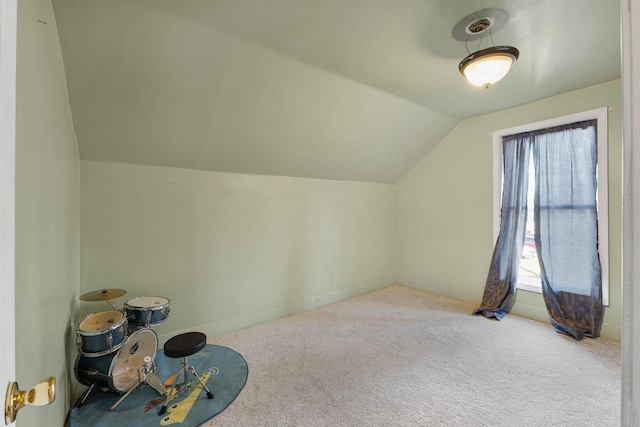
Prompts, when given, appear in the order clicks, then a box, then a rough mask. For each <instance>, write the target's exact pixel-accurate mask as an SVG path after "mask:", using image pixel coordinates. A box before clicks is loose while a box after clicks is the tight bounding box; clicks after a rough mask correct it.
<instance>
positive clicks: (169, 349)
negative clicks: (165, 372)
mask: <svg viewBox="0 0 640 427" xmlns="http://www.w3.org/2000/svg"><path fill="white" fill-rule="evenodd" d="M206 345H207V336H206V335H205V334H203V333H202V332H185V333H183V334H179V335H176V336H175V337H173V338H170V339H169V340H168V341H167V342H166V343H165V344H164V355H165V356H167V357H171V358H174V359H178V358H181V357H182V358H184V359H183V361H182V364H183V365H184V366H183V367H182V369H180V371H178V373H177V374H176V377H175V378H174V380H173V384H171V390H169V393H168V394H167V400H165V403H164V405H162V408H160V412H159V414H158V415H163V414H164V413H165V412H166V411H167V403H168V402H169V400H170V399H171V395H172V393H173V391H174V390H175V388H176V381H178V378H179V377H180V374H182V373H184V383H182V390H183V391H184V392H185V394H188V393H189V388H190V387H191V383H190V382H189V376H188V373H189V371H191V372H192V373H193V375H194V376H195V377H196V378H197V379H198V381H199V382H200V384H201V385H202V387H203V388H204V389H205V390H206V391H207V398H208V399H213V393H211V392H210V391H209V389H208V388H207V386H206V385H205V383H204V381H202V378H200V376H199V375H198V373H197V372H196V370H195V369H194V368H193V366H191V365H189V356H192V355H194V354H196V353H197V352H199V351H200V350H202V349H203V348H204V347H205V346H206Z"/></svg>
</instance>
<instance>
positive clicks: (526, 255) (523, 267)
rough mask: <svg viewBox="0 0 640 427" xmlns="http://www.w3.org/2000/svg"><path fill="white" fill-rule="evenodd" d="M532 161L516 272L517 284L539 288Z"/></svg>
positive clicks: (534, 178) (534, 180)
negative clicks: (520, 253)
mask: <svg viewBox="0 0 640 427" xmlns="http://www.w3.org/2000/svg"><path fill="white" fill-rule="evenodd" d="M535 174H536V172H535V166H534V165H533V159H529V188H528V190H527V225H526V232H525V238H524V246H522V259H521V260H520V269H519V270H518V282H525V283H526V284H529V285H538V286H540V263H539V262H538V253H537V252H536V243H535V240H534V238H533V235H534V232H535V228H534V227H535V225H534V221H533V207H534V200H533V199H534V197H535V193H536V177H535Z"/></svg>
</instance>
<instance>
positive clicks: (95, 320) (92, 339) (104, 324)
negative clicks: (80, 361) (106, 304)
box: [76, 310, 127, 357]
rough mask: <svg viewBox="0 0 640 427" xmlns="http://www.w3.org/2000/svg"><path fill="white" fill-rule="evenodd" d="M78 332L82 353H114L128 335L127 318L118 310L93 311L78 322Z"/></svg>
mask: <svg viewBox="0 0 640 427" xmlns="http://www.w3.org/2000/svg"><path fill="white" fill-rule="evenodd" d="M76 334H77V342H78V346H79V347H80V353H81V354H83V355H84V356H87V357H100V356H103V355H105V354H109V353H113V352H114V351H116V350H117V349H119V348H120V346H121V345H122V343H123V342H124V339H125V338H126V336H127V318H126V316H125V314H124V313H123V312H122V311H118V310H107V311H100V312H97V313H92V314H90V315H88V316H87V317H85V318H84V319H83V320H82V321H81V322H80V323H79V324H78V330H77V332H76Z"/></svg>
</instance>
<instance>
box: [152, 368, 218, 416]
mask: <svg viewBox="0 0 640 427" xmlns="http://www.w3.org/2000/svg"><path fill="white" fill-rule="evenodd" d="M182 364H183V365H184V366H183V367H182V369H180V371H179V372H178V374H177V375H176V377H175V378H174V379H173V383H172V384H171V389H170V390H169V392H168V393H167V400H165V402H164V405H162V408H160V412H159V413H158V415H164V414H165V413H166V412H167V404H168V403H169V401H170V400H171V399H172V397H173V396H172V394H173V390H174V389H175V387H176V381H178V378H180V374H181V373H183V372H184V384H183V386H182V390H183V391H184V392H185V394H187V395H188V394H189V389H190V388H191V383H190V382H189V377H188V373H189V371H191V372H192V373H193V375H195V377H196V378H197V379H198V382H199V383H200V385H202V388H203V389H205V390H206V392H207V399H213V393H211V391H210V390H209V388H207V386H206V384H205V383H204V381H202V378H200V376H199V375H198V373H197V372H196V370H195V369H194V367H193V366H191V365H189V358H188V357H186V356H185V358H184V360H183V361H182ZM176 394H178V393H177V392H176Z"/></svg>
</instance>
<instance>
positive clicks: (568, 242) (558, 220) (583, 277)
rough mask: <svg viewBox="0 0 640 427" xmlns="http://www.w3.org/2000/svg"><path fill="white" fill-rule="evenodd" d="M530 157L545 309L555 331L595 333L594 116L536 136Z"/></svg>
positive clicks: (598, 286) (598, 317)
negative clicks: (532, 161)
mask: <svg viewBox="0 0 640 427" xmlns="http://www.w3.org/2000/svg"><path fill="white" fill-rule="evenodd" d="M533 158H534V164H535V167H536V196H535V206H534V216H535V223H536V232H535V241H536V248H537V251H538V260H539V261H540V268H541V281H542V293H543V296H544V301H545V304H546V306H547V310H548V311H549V315H550V316H551V320H552V322H553V324H554V326H555V328H556V330H557V331H558V332H561V333H565V334H567V335H570V336H572V337H574V338H576V339H578V340H580V339H582V338H583V336H587V337H597V336H598V335H599V330H600V326H601V323H602V316H603V309H602V276H601V269H600V259H599V256H598V231H597V230H598V226H597V224H598V211H597V203H596V196H597V189H598V182H597V178H596V170H597V137H596V122H595V120H594V121H589V122H581V123H575V124H572V125H568V126H563V127H560V128H556V129H554V132H552V133H544V134H541V135H538V136H536V138H535V144H534V146H533Z"/></svg>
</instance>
